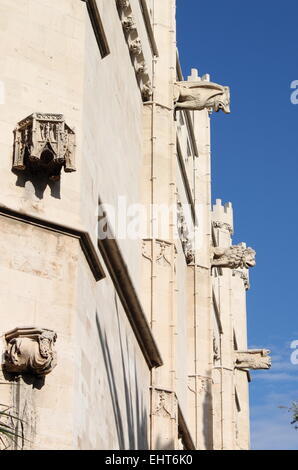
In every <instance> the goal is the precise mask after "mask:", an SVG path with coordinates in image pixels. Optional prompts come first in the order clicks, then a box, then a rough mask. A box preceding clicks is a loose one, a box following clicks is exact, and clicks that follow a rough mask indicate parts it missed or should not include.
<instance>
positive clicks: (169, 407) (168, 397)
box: [153, 390, 177, 419]
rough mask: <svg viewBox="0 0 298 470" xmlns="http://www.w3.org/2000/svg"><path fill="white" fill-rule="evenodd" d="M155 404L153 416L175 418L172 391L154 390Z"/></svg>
mask: <svg viewBox="0 0 298 470" xmlns="http://www.w3.org/2000/svg"><path fill="white" fill-rule="evenodd" d="M156 393H157V405H156V407H155V410H154V413H153V414H154V415H155V416H162V417H166V418H167V417H168V418H173V419H175V418H176V413H175V405H176V401H177V400H176V398H175V395H174V393H171V392H166V391H164V390H156Z"/></svg>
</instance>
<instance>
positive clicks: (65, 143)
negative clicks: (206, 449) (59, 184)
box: [13, 113, 75, 181]
mask: <svg viewBox="0 0 298 470" xmlns="http://www.w3.org/2000/svg"><path fill="white" fill-rule="evenodd" d="M74 158H75V133H74V131H73V130H72V129H71V128H70V127H69V126H68V125H67V124H66V123H65V120H64V117H63V115H62V114H44V113H34V114H31V115H30V116H28V117H27V118H25V119H23V120H22V121H20V122H19V123H18V125H17V127H16V129H15V131H14V159H13V169H14V170H18V171H24V170H29V171H30V172H31V173H33V174H38V173H42V174H44V175H47V176H48V177H49V178H50V179H52V180H54V181H56V180H59V179H60V173H61V169H62V168H64V171H65V172H72V171H75V165H74Z"/></svg>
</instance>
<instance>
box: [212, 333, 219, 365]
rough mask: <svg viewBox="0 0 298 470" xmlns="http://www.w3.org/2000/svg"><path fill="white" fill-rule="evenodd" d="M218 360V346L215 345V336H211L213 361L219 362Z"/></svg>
mask: <svg viewBox="0 0 298 470" xmlns="http://www.w3.org/2000/svg"><path fill="white" fill-rule="evenodd" d="M219 359H220V352H219V346H218V343H217V339H216V337H215V336H213V361H214V362H215V361H219Z"/></svg>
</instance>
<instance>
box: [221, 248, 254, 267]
mask: <svg viewBox="0 0 298 470" xmlns="http://www.w3.org/2000/svg"><path fill="white" fill-rule="evenodd" d="M212 251H213V260H212V267H217V266H218V267H221V268H231V269H237V268H251V267H253V266H255V264H256V261H255V256H256V252H255V251H254V250H253V249H252V248H249V247H245V246H243V245H242V244H240V245H234V246H230V247H228V248H218V247H213V248H212Z"/></svg>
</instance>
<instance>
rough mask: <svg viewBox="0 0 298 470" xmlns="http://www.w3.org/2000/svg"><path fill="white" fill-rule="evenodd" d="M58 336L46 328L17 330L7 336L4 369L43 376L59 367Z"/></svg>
mask: <svg viewBox="0 0 298 470" xmlns="http://www.w3.org/2000/svg"><path fill="white" fill-rule="evenodd" d="M56 338H57V334H56V333H55V332H54V331H52V330H47V329H44V328H34V327H28V328H15V329H14V330H11V331H9V332H8V333H6V334H5V340H6V342H7V348H6V351H5V355H4V360H5V362H4V368H5V370H6V371H7V372H11V373H17V374H21V373H23V372H25V373H30V374H34V375H37V376H43V375H46V374H48V373H49V372H51V371H52V370H53V369H54V367H55V366H56V365H57V357H56V351H55V350H54V343H55V341H56Z"/></svg>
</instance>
